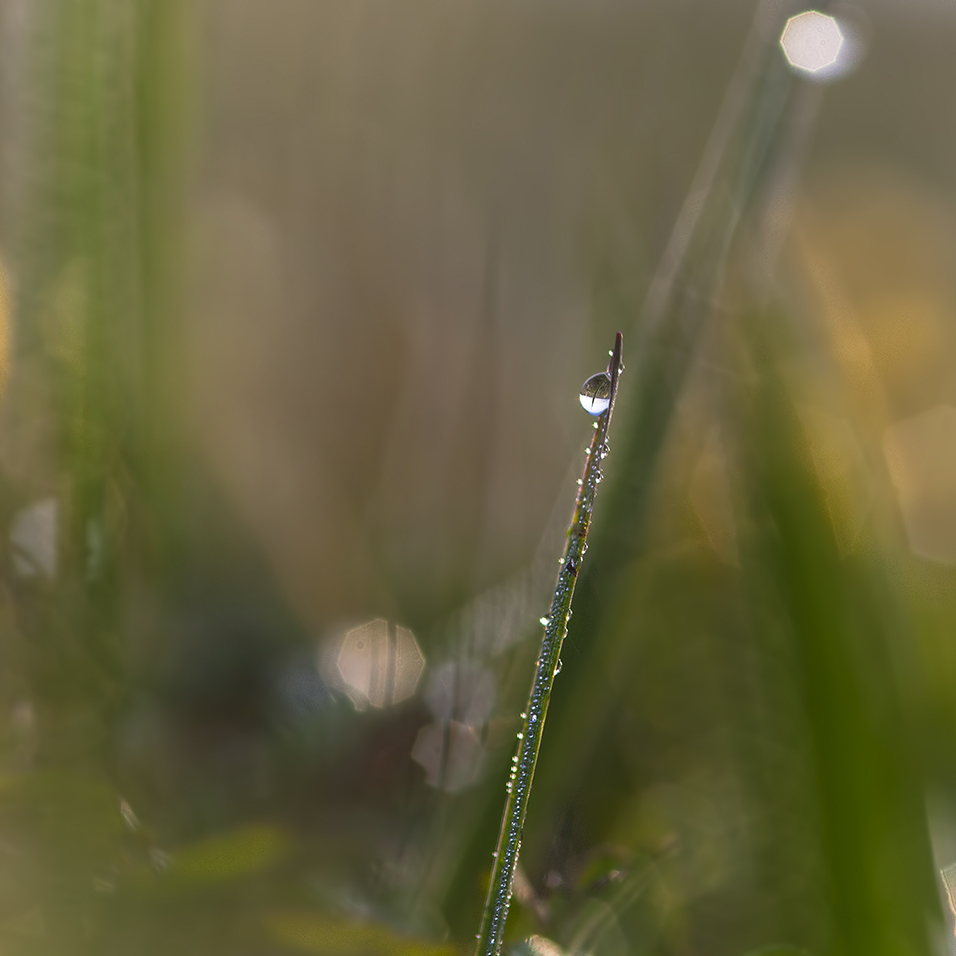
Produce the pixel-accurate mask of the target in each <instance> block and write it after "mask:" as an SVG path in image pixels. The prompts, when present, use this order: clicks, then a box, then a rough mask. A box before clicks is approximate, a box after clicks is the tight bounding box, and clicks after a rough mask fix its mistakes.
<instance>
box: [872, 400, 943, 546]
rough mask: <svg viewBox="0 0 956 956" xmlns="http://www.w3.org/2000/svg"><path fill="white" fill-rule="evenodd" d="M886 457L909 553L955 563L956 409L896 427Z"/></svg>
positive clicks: (887, 437)
mask: <svg viewBox="0 0 956 956" xmlns="http://www.w3.org/2000/svg"><path fill="white" fill-rule="evenodd" d="M883 454H884V456H885V458H886V465H887V468H888V469H889V472H890V478H891V479H892V481H893V485H894V487H895V488H896V494H897V497H898V499H899V503H900V510H901V512H902V514H903V524H904V526H905V528H906V537H907V539H908V540H909V545H910V548H912V550H913V552H914V553H915V554H917V555H919V556H920V557H922V558H929V559H930V560H932V561H942V562H946V563H949V564H954V563H956V408H953V406H952V405H937V406H936V407H935V408H931V409H929V410H928V411H925V412H921V413H920V414H919V415H914V416H913V417H912V418H907V419H905V420H904V421H901V422H897V423H896V424H895V425H891V426H890V427H889V428H887V429H886V431H885V432H884V435H883Z"/></svg>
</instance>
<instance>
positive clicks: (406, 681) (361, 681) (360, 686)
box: [336, 618, 425, 709]
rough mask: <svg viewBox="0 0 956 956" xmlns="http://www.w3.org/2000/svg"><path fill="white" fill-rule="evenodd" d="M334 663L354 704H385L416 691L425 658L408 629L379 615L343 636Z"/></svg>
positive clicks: (384, 705) (402, 698)
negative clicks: (377, 617)
mask: <svg viewBox="0 0 956 956" xmlns="http://www.w3.org/2000/svg"><path fill="white" fill-rule="evenodd" d="M336 667H337V669H338V672H339V676H340V677H341V679H342V681H343V683H344V685H345V690H346V692H347V693H348V694H349V696H350V697H351V698H352V701H353V702H354V704H355V706H356V707H358V708H360V709H364V708H365V707H366V706H369V705H371V706H372V707H387V706H389V705H391V704H397V703H398V702H399V701H402V700H405V699H406V698H408V697H411V696H412V694H414V693H415V688H416V687H417V686H418V681H419V678H420V677H421V676H422V671H423V670H424V669H425V658H424V656H423V655H422V652H421V650H420V649H419V647H418V642H417V641H416V640H415V635H414V634H412V632H411V631H410V630H408V629H407V628H404V627H399V626H398V625H395V624H390V623H389V622H388V621H384V620H382V619H380V618H379V619H377V620H374V621H369V622H368V623H367V624H363V625H361V626H360V627H356V628H353V629H352V630H351V631H349V632H348V633H347V634H346V635H345V637H344V638H342V642H341V644H340V645H339V652H338V657H337V659H336Z"/></svg>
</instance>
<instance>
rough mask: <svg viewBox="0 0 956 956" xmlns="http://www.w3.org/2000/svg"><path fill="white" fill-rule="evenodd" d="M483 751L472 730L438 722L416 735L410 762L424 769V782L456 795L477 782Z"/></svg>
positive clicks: (427, 725) (448, 722)
mask: <svg viewBox="0 0 956 956" xmlns="http://www.w3.org/2000/svg"><path fill="white" fill-rule="evenodd" d="M484 757H485V748H484V747H483V746H482V743H481V740H480V739H479V737H478V734H477V732H476V731H475V729H474V727H469V726H468V725H467V724H460V723H458V721H456V720H450V721H447V720H438V721H435V722H434V723H431V724H426V725H425V726H424V727H422V729H421V730H420V731H419V732H418V736H417V737H416V738H415V743H414V745H413V746H412V760H414V761H415V762H416V763H418V764H421V766H422V767H424V769H425V782H426V783H427V784H428V785H429V786H430V787H435V788H436V789H438V790H447V791H448V792H449V793H459V792H460V791H462V790H466V789H467V788H468V787H470V786H473V785H474V784H476V783H477V782H478V781H479V780H480V779H481V771H482V768H483V766H484Z"/></svg>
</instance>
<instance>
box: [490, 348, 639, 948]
mask: <svg viewBox="0 0 956 956" xmlns="http://www.w3.org/2000/svg"><path fill="white" fill-rule="evenodd" d="M623 344H624V339H623V336H622V335H621V333H620V332H618V334H617V336H616V337H615V340H614V348H613V350H612V352H611V362H610V364H609V365H608V373H609V375H610V378H611V382H610V395H609V401H608V407H607V409H606V410H605V411H604V412H603V413H602V414H601V415H600V416H599V417H598V420H597V421H596V422H595V423H594V435H593V437H592V438H591V445H590V447H589V448H588V455H587V460H586V462H585V465H584V475H583V477H582V478H581V488H580V490H579V491H578V495H577V500H576V501H575V504H574V514H573V516H572V518H571V524H570V526H569V527H568V542H567V545H566V546H565V549H564V557H563V558H561V570H560V572H559V573H558V580H557V584H555V587H554V598H553V600H552V602H551V612H550V614H549V616H548V621H547V624H546V625H545V630H544V637H543V639H542V641H541V652H540V654H539V655H538V662H537V665H536V666H535V672H534V679H533V681H532V684H531V694H530V696H529V698H528V706H527V709H526V710H525V712H524V713H523V714H522V715H521V716H522V718H523V720H524V723H523V724H522V728H521V731H520V732H519V734H518V752H517V753H516V754H515V757H514V761H513V766H512V771H511V777H510V778H509V780H508V798H507V800H506V802H505V810H504V815H503V816H502V820H501V832H500V834H499V836H498V846H497V849H496V850H495V856H494V865H493V867H492V870H491V885H490V886H489V888H488V898H487V900H486V902H485V909H484V913H483V915H482V919H481V928H480V930H479V933H478V946H477V950H476V952H477V954H478V956H497V954H498V953H500V952H501V944H502V941H503V939H504V930H505V923H506V922H507V919H508V908H509V905H510V903H511V884H512V880H513V879H514V872H515V866H516V865H517V862H518V851H519V850H520V848H521V834H522V831H523V829H524V821H525V816H526V814H527V811H528V798H529V797H530V795H531V783H532V780H533V778H534V767H535V764H536V763H537V760H538V751H539V749H540V747H541V736H542V733H543V732H544V721H545V717H546V716H547V713H548V703H549V701H550V699H551V689H552V687H553V685H554V678H555V675H556V674H557V672H558V670H559V666H560V655H561V645H562V644H563V643H564V637H565V634H567V630H568V619H569V618H570V616H571V598H572V596H573V595H574V585H575V582H576V581H577V576H578V571H579V570H580V567H581V562H582V560H583V558H584V552H585V550H586V549H587V537H588V529H589V528H590V526H591V514H592V512H593V509H594V496H595V493H596V491H597V486H598V482H600V480H601V462H602V460H603V459H604V456H605V455H606V453H607V434H608V426H609V425H610V422H611V413H612V412H613V411H614V399H615V398H616V396H617V383H618V376H619V375H620V372H621V353H622V349H623Z"/></svg>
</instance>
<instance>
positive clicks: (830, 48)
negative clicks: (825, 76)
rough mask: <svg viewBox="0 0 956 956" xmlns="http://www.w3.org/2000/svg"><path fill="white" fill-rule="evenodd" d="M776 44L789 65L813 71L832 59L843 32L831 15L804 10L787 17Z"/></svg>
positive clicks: (829, 62) (829, 63)
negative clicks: (778, 43)
mask: <svg viewBox="0 0 956 956" xmlns="http://www.w3.org/2000/svg"><path fill="white" fill-rule="evenodd" d="M780 46H781V47H783V52H784V55H785V56H786V58H787V61H788V62H789V64H790V65H791V66H792V67H794V68H795V69H798V70H803V71H805V72H807V73H816V72H817V71H818V70H822V69H824V67H828V66H832V65H833V64H835V63H836V61H837V58H838V57H839V55H840V49H841V48H842V46H843V34H842V32H841V31H840V26H839V24H838V23H837V21H836V19H835V18H834V17H830V16H827V15H826V14H825V13H818V12H817V11H816V10H807V11H805V12H804V13H798V14H797V15H796V16H795V17H791V18H790V19H789V20H788V21H787V23H786V26H785V27H784V28H783V33H781V34H780Z"/></svg>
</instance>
